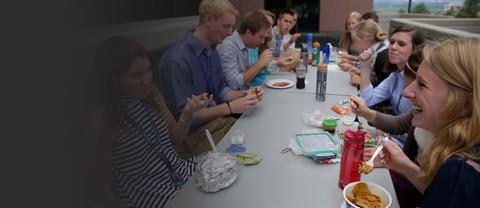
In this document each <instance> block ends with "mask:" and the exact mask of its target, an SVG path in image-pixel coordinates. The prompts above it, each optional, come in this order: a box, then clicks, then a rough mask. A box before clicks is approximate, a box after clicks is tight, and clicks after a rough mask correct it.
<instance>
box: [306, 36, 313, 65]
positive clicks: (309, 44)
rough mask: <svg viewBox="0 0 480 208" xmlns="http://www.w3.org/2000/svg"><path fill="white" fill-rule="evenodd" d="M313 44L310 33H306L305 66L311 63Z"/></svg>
mask: <svg viewBox="0 0 480 208" xmlns="http://www.w3.org/2000/svg"><path fill="white" fill-rule="evenodd" d="M312 44H313V34H312V33H307V55H308V56H307V61H308V62H307V64H309V63H311V61H312V57H313V56H312V54H313V49H312V46H313V45H312Z"/></svg>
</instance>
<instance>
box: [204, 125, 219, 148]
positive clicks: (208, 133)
mask: <svg viewBox="0 0 480 208" xmlns="http://www.w3.org/2000/svg"><path fill="white" fill-rule="evenodd" d="M205 134H206V135H207V139H208V142H209V143H210V146H212V149H213V151H214V152H215V153H216V152H217V148H216V147H215V143H214V142H213V139H212V135H211V134H210V131H209V130H208V129H205Z"/></svg>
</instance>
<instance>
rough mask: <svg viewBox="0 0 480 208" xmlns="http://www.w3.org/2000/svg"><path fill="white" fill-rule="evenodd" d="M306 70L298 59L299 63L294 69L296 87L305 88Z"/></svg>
mask: <svg viewBox="0 0 480 208" xmlns="http://www.w3.org/2000/svg"><path fill="white" fill-rule="evenodd" d="M306 72H307V68H305V64H304V63H303V60H300V63H298V64H297V68H296V69H295V74H296V76H297V85H296V86H297V88H298V89H303V88H305V73H306Z"/></svg>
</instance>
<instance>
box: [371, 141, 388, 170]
mask: <svg viewBox="0 0 480 208" xmlns="http://www.w3.org/2000/svg"><path fill="white" fill-rule="evenodd" d="M387 141H388V136H386V137H383V139H382V141H381V142H380V144H379V145H378V147H377V149H375V152H374V153H373V155H372V157H371V158H370V160H368V161H367V165H369V166H371V167H373V160H374V159H375V158H376V157H377V155H378V154H379V153H380V151H382V149H383V143H384V142H387Z"/></svg>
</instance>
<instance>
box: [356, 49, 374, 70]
mask: <svg viewBox="0 0 480 208" xmlns="http://www.w3.org/2000/svg"><path fill="white" fill-rule="evenodd" d="M358 58H359V60H360V65H367V66H368V65H370V64H371V63H372V61H373V49H372V48H369V49H367V50H364V51H363V52H362V53H361V54H360V55H359V56H358Z"/></svg>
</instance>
